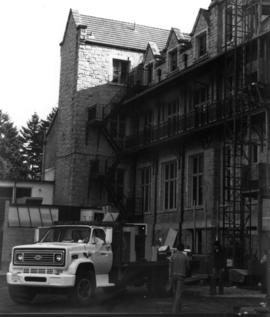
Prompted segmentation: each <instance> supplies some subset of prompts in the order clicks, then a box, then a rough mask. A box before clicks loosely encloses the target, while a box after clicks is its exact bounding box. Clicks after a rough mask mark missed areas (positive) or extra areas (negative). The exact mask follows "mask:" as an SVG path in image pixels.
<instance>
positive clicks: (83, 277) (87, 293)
mask: <svg viewBox="0 0 270 317" xmlns="http://www.w3.org/2000/svg"><path fill="white" fill-rule="evenodd" d="M95 289H96V285H95V278H94V276H93V274H91V273H89V272H79V274H78V275H77V277H76V282H75V286H74V288H73V289H72V291H71V292H70V294H69V296H68V297H69V299H70V300H71V301H72V302H73V303H74V304H76V305H81V306H87V305H88V304H90V301H91V299H92V297H93V296H94V294H95Z"/></svg>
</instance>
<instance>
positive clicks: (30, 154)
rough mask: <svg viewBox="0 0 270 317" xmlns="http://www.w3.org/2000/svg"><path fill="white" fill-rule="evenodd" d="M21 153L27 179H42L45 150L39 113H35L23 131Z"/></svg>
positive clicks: (21, 132)
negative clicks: (43, 153)
mask: <svg viewBox="0 0 270 317" xmlns="http://www.w3.org/2000/svg"><path fill="white" fill-rule="evenodd" d="M20 134H21V142H22V146H21V154H22V156H23V164H24V166H25V169H26V171H27V179H31V180H40V179H41V163H42V152H43V130H42V129H41V121H40V119H39V116H38V114H37V113H34V114H33V115H32V117H31V119H30V120H29V121H27V126H26V127H22V129H21V131H20Z"/></svg>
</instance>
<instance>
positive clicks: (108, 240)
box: [105, 228, 113, 244]
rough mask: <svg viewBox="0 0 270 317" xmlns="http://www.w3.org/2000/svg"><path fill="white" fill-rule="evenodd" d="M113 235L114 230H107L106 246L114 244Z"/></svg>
mask: <svg viewBox="0 0 270 317" xmlns="http://www.w3.org/2000/svg"><path fill="white" fill-rule="evenodd" d="M112 235H113V230H112V228H106V238H105V241H106V244H111V243H112Z"/></svg>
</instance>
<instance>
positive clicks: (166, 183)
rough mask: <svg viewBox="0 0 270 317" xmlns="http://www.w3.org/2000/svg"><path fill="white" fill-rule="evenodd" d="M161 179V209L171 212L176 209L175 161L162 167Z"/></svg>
mask: <svg viewBox="0 0 270 317" xmlns="http://www.w3.org/2000/svg"><path fill="white" fill-rule="evenodd" d="M162 176H163V177H162V178H163V184H162V185H163V197H162V199H163V208H164V210H173V209H175V208H176V180H177V168H176V161H171V162H167V163H164V164H163V166H162Z"/></svg>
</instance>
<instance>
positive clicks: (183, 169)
mask: <svg viewBox="0 0 270 317" xmlns="http://www.w3.org/2000/svg"><path fill="white" fill-rule="evenodd" d="M185 164H186V153H185V145H183V146H182V153H181V196H180V199H181V201H180V221H179V234H178V239H179V242H180V241H182V235H183V228H182V227H183V222H184V193H185Z"/></svg>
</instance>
